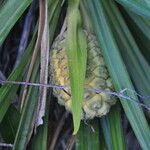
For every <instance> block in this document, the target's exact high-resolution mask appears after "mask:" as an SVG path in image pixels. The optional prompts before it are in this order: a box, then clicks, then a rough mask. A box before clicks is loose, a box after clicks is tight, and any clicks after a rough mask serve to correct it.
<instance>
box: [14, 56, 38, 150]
mask: <svg viewBox="0 0 150 150" xmlns="http://www.w3.org/2000/svg"><path fill="white" fill-rule="evenodd" d="M38 70H39V58H38V59H37V61H36V63H35V66H34V70H33V74H32V77H31V82H35V81H36V82H38V81H39V72H38ZM37 95H38V87H32V86H30V87H29V91H28V95H27V97H26V99H25V104H24V107H23V111H22V114H21V119H20V123H19V127H18V130H17V135H16V138H15V142H14V147H13V150H24V149H26V146H27V141H28V140H29V136H30V135H31V133H32V130H31V129H32V128H33V127H32V124H33V123H34V121H35V120H34V119H35V115H36V108H37V102H38V101H37V99H38V97H37Z"/></svg>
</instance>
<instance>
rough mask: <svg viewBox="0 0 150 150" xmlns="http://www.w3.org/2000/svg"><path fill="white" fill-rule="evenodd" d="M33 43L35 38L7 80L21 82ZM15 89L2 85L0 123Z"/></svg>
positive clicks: (14, 93) (0, 92) (11, 85)
mask: <svg viewBox="0 0 150 150" xmlns="http://www.w3.org/2000/svg"><path fill="white" fill-rule="evenodd" d="M34 41H35V36H34V37H33V39H32V41H31V43H30V44H29V46H28V48H27V49H26V51H25V53H24V55H23V57H22V60H21V62H20V64H19V65H18V66H17V67H16V69H15V70H14V71H13V72H12V73H11V74H10V76H9V77H8V80H10V81H17V80H18V81H21V79H22V77H23V73H24V71H25V68H26V65H27V62H28V61H29V60H30V57H31V52H32V49H33V44H34ZM17 89H18V85H13V84H4V85H3V86H2V87H1V88H0V122H1V121H2V119H3V117H4V115H5V113H6V111H7V109H8V107H9V106H10V104H11V102H12V99H13V97H14V96H15V95H16V92H17Z"/></svg>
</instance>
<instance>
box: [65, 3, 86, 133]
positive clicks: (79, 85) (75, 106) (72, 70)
mask: <svg viewBox="0 0 150 150" xmlns="http://www.w3.org/2000/svg"><path fill="white" fill-rule="evenodd" d="M66 47H67V50H66V52H67V57H68V66H69V77H70V84H71V96H72V113H73V123H74V133H73V134H76V133H77V131H78V129H79V126H80V120H81V106H82V100H83V93H84V79H85V72H86V58H87V56H86V55H87V51H86V48H87V43H86V38H85V35H84V33H83V30H82V28H81V18H80V14H79V10H78V6H76V5H75V6H74V5H73V6H72V5H69V7H68V26H67V42H66Z"/></svg>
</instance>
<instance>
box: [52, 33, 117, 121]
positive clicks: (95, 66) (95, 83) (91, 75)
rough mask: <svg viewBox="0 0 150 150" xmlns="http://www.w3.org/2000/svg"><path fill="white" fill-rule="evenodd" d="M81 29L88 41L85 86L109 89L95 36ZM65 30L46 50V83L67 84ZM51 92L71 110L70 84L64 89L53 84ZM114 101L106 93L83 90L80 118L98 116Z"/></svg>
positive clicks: (107, 78) (105, 112)
mask: <svg viewBox="0 0 150 150" xmlns="http://www.w3.org/2000/svg"><path fill="white" fill-rule="evenodd" d="M84 32H85V35H86V38H87V43H88V47H87V70H86V79H85V88H94V89H100V90H105V91H113V86H112V81H111V78H110V76H109V73H108V70H107V68H106V65H105V62H104V59H103V55H102V52H101V50H100V48H99V46H98V43H97V40H96V37H95V36H94V35H93V34H91V33H87V31H84ZM66 33H67V32H64V33H63V34H62V35H59V36H58V37H57V38H56V39H55V41H54V43H53V45H52V48H51V50H50V77H51V79H50V83H51V84H54V85H65V86H67V87H70V82H69V73H68V72H69V70H68V61H67V55H66V52H65V42H66ZM108 44H109V43H108ZM53 94H54V95H55V96H56V97H57V98H58V103H59V104H61V105H64V106H65V107H66V109H67V110H68V111H70V112H71V101H72V100H71V96H70V95H71V92H70V88H66V89H65V90H61V89H56V88H54V89H53ZM115 102H116V99H115V98H114V97H113V96H112V95H110V94H106V93H103V92H102V93H96V92H91V91H87V90H85V93H84V99H83V103H82V114H81V119H92V118H94V117H101V116H103V115H105V114H107V113H108V112H109V110H110V107H111V105H113V104H115Z"/></svg>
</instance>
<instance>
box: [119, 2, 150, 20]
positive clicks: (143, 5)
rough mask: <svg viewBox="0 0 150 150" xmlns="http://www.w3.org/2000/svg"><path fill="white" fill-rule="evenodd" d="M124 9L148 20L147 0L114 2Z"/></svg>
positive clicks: (148, 3)
mask: <svg viewBox="0 0 150 150" xmlns="http://www.w3.org/2000/svg"><path fill="white" fill-rule="evenodd" d="M116 1H117V2H118V3H120V4H121V5H123V6H124V7H126V8H128V9H130V10H131V11H133V12H134V13H136V14H139V15H141V16H144V17H146V18H148V19H150V1H149V0H116Z"/></svg>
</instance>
